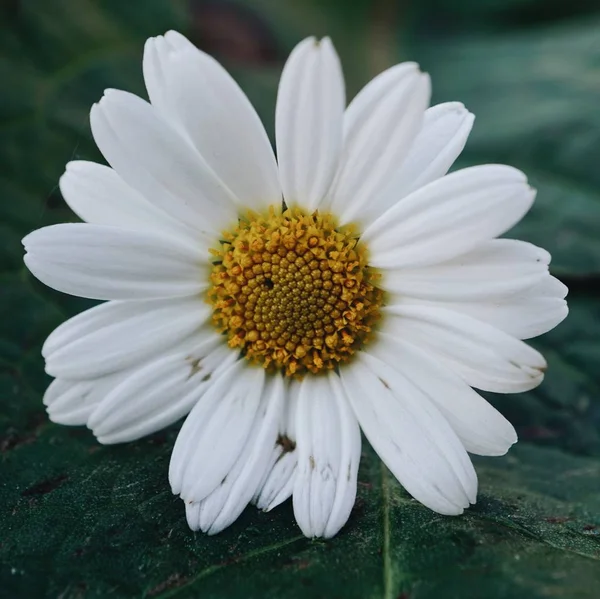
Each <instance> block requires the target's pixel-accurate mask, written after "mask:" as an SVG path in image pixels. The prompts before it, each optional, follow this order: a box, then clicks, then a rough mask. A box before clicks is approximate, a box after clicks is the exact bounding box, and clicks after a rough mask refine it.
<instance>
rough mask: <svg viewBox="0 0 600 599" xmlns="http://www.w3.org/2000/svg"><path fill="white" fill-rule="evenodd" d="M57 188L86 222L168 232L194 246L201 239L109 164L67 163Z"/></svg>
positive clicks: (82, 161)
mask: <svg viewBox="0 0 600 599" xmlns="http://www.w3.org/2000/svg"><path fill="white" fill-rule="evenodd" d="M60 191H61V193H62V195H63V197H64V199H65V201H66V202H67V204H68V205H69V206H70V207H71V209H72V210H73V212H75V214H77V216H79V218H81V219H82V220H84V221H87V222H88V223H91V224H94V225H115V226H118V227H123V228H125V229H140V230H146V231H154V232H158V233H170V234H172V235H175V236H178V237H179V238H185V239H186V241H189V243H194V244H195V245H198V243H199V242H200V240H199V239H197V238H195V237H194V236H193V235H191V231H190V229H189V228H187V227H185V226H182V224H181V223H180V222H178V221H176V220H174V219H172V218H171V217H170V216H169V215H168V214H167V213H166V212H164V211H163V210H160V209H159V208H157V207H156V206H154V205H153V204H151V203H150V202H148V201H147V200H145V199H144V198H143V196H141V195H140V194H139V193H138V192H137V191H136V190H135V189H133V188H132V187H130V186H129V185H127V183H125V181H123V179H121V177H119V175H118V174H117V173H116V171H114V170H113V169H112V168H110V167H108V166H104V165H102V164H96V163H95V162H86V161H85V160H74V161H72V162H69V163H68V164H67V168H66V171H65V173H64V175H63V176H62V177H61V178H60Z"/></svg>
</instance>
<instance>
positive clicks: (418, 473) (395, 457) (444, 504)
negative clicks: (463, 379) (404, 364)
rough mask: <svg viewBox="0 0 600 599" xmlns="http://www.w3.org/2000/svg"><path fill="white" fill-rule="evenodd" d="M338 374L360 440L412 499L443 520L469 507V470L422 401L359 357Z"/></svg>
mask: <svg viewBox="0 0 600 599" xmlns="http://www.w3.org/2000/svg"><path fill="white" fill-rule="evenodd" d="M340 374H341V378H342V383H343V384H344V388H345V390H346V393H347V395H348V397H349V398H350V401H351V403H352V407H353V408H354V411H355V413H356V416H357V417H358V421H359V423H360V426H361V428H362V430H363V432H364V433H365V436H366V437H367V439H368V440H369V442H370V443H371V445H372V446H373V448H374V449H375V451H376V452H377V453H378V454H379V456H380V457H381V459H382V460H383V462H384V463H385V464H386V466H387V467H388V468H389V469H390V470H391V471H392V474H393V475H394V476H395V477H396V478H397V479H398V480H399V481H400V483H401V484H402V485H403V486H404V488H405V489H406V490H407V491H408V492H409V493H410V494H411V495H412V496H413V497H414V498H415V499H417V500H418V501H420V502H421V503H423V504H425V505H426V506H427V507H429V508H431V509H432V510H435V511H436V512H439V513H440V514H446V515H456V514H462V512H463V509H464V508H466V507H468V506H469V503H475V499H476V495H477V476H476V474H475V470H474V469H473V466H472V464H471V461H470V460H469V457H468V455H467V453H466V451H465V449H464V447H463V445H462V443H461V442H460V440H459V439H458V437H457V436H456V434H455V433H454V431H453V430H452V428H451V427H450V425H449V424H448V422H447V421H446V419H445V418H444V417H443V416H442V415H441V414H440V413H439V411H438V410H437V409H436V407H435V406H434V405H433V404H432V403H431V401H430V400H429V398H428V397H427V395H425V394H424V393H423V392H422V391H421V390H420V389H419V388H418V387H416V386H414V385H413V384H412V383H411V382H410V381H409V380H408V379H407V378H406V377H405V376H403V375H402V374H401V373H399V372H398V371H396V370H394V369H393V368H391V367H390V366H388V365H387V364H384V363H383V362H381V361H380V360H378V359H377V358H375V357H374V356H372V355H369V354H365V353H361V354H360V355H359V356H358V357H357V358H356V359H355V360H354V362H353V363H352V364H351V365H350V367H349V368H344V369H340Z"/></svg>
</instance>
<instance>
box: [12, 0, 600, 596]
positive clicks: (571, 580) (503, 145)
mask: <svg viewBox="0 0 600 599" xmlns="http://www.w3.org/2000/svg"><path fill="white" fill-rule="evenodd" d="M171 28H173V29H177V30H179V31H181V32H182V33H184V34H185V35H187V36H188V37H189V38H190V39H191V40H192V41H193V42H194V43H195V44H196V45H198V46H199V47H200V48H202V49H203V50H205V51H207V52H209V53H211V54H213V55H214V56H215V57H217V58H218V59H219V60H220V61H221V62H222V63H223V64H224V65H225V66H226V67H227V68H228V69H229V70H230V71H231V72H232V73H233V75H234V76H235V77H236V79H237V80H238V81H239V83H240V85H241V86H242V88H243V89H244V91H246V93H247V94H248V96H249V97H250V99H251V101H252V102H253V104H254V105H255V106H256V107H257V109H258V112H259V114H260V116H261V117H262V119H263V122H264V123H265V125H266V127H267V130H268V131H269V134H270V135H271V136H272V133H273V114H274V106H275V94H276V88H277V82H278V78H279V74H280V71H281V68H282V65H283V63H284V61H285V58H286V57H287V55H288V53H289V51H290V50H291V49H292V48H293V46H294V45H295V44H296V43H297V42H298V41H299V40H301V39H302V38H303V37H306V36H308V35H317V36H323V35H329V36H331V37H332V39H333V42H334V44H335V45H336V48H337V50H338V52H339V54H340V56H341V58H342V62H343V66H344V73H345V76H346V81H347V90H348V98H349V99H350V98H351V97H352V96H353V95H354V94H355V93H356V92H357V91H358V90H359V89H360V87H361V86H363V85H364V84H365V83H366V82H367V81H368V80H369V79H370V78H372V77H373V76H374V75H375V74H377V73H378V72H380V71H382V70H384V69H385V68H387V67H389V66H391V65H392V64H395V63H397V62H400V61H403V60H415V61H418V62H419V63H420V64H421V66H422V68H423V69H424V70H426V71H428V72H429V73H431V76H432V80H433V90H434V103H437V102H441V101H448V100H458V101H461V102H463V103H464V104H465V105H466V106H467V107H468V108H469V109H470V110H471V111H472V112H474V113H475V115H476V117H477V119H476V122H475V128H474V131H473V133H472V136H471V138H470V140H469V142H468V144H467V147H466V150H465V152H464V154H463V156H462V157H461V159H460V160H459V163H458V164H457V167H459V166H467V165H470V164H477V163H485V162H502V163H508V164H511V165H514V166H517V167H519V168H520V169H522V170H523V171H525V172H526V173H527V175H528V176H529V177H530V180H531V183H532V185H533V186H534V187H536V188H537V189H538V199H537V202H536V204H535V206H534V208H533V209H532V211H531V212H530V214H529V215H528V216H527V217H526V218H525V220H524V222H523V223H521V224H519V225H518V226H517V228H516V229H514V230H513V231H512V232H511V234H510V236H514V237H520V238H523V239H527V240H529V241H532V242H534V243H536V244H538V245H541V246H543V247H545V248H546V249H548V250H550V251H551V253H552V255H553V263H552V269H553V272H554V274H556V275H557V276H558V277H559V278H561V279H562V280H563V281H564V282H565V283H567V285H568V286H569V288H570V289H571V293H570V296H569V303H570V308H571V314H570V315H569V317H568V318H567V320H566V321H565V322H564V323H563V324H561V325H560V326H559V327H558V328H557V329H556V330H555V331H553V332H552V333H550V334H548V335H546V336H544V337H542V338H541V339H539V340H535V341H534V342H533V344H534V345H535V346H536V347H537V348H538V349H540V350H541V351H543V352H544V354H545V355H546V357H547V359H548V362H549V366H550V368H549V372H548V375H547V377H546V380H545V382H544V384H543V385H542V386H541V387H540V388H539V389H537V390H535V391H533V392H530V393H527V394H521V395H516V396H501V397H493V396H489V398H490V400H491V401H492V402H493V403H494V405H495V406H496V407H498V408H499V409H500V410H501V411H502V412H503V413H504V414H505V415H506V416H507V417H508V418H509V419H510V420H511V421H512V422H513V423H514V424H515V426H516V428H517V431H518V433H519V436H520V440H521V442H520V443H519V445H518V446H517V447H516V448H514V450H511V452H510V454H509V455H508V456H506V457H504V458H500V459H493V460H492V459H487V460H478V461H476V465H477V468H478V472H479V474H480V481H481V496H480V501H479V503H478V505H477V506H476V507H474V508H473V509H472V510H471V511H470V512H469V513H468V514H467V515H465V516H464V517H462V518H458V519H450V518H442V517H440V516H438V515H436V514H433V513H431V512H429V511H428V510H427V509H426V508H423V507H422V506H418V505H416V504H415V503H414V502H412V501H411V500H410V499H409V498H408V496H407V495H406V494H405V493H404V492H403V491H402V489H400V487H399V486H398V485H396V483H394V482H393V480H392V478H391V477H390V476H389V475H388V473H387V471H386V470H385V468H383V467H381V466H380V464H379V462H378V460H377V459H376V458H375V457H374V456H373V455H372V453H371V451H370V449H369V448H365V455H364V459H363V467H362V469H361V473H360V484H359V498H358V502H357V506H356V508H355V510H354V512H353V515H352V517H351V519H350V522H349V524H348V525H347V527H346V528H345V529H344V530H343V531H342V533H341V534H340V536H339V537H338V538H336V539H334V540H333V541H329V542H312V541H308V540H306V539H304V538H303V537H301V535H300V534H299V530H298V529H297V528H296V527H295V525H294V523H293V518H292V514H291V506H290V505H289V504H286V505H284V506H282V507H280V508H278V509H276V510H275V511H274V512H272V513H269V514H258V513H256V512H255V511H254V510H252V509H249V510H247V511H246V512H245V514H244V516H243V517H242V518H241V519H240V521H238V523H236V524H235V525H234V526H232V527H231V528H230V529H228V531H227V532H225V533H224V534H222V535H220V536H219V537H216V538H208V537H204V536H202V535H199V534H193V533H191V532H189V530H188V529H187V526H186V524H185V517H184V511H183V507H182V506H181V505H180V502H179V501H178V500H176V499H175V498H173V497H172V496H171V494H170V491H169V489H168V486H167V477H166V472H167V466H168V459H169V454H170V450H171V448H172V444H173V439H174V432H175V431H176V428H177V427H175V428H174V429H173V430H169V431H166V432H165V433H160V434H157V435H154V436H153V437H151V438H149V439H145V440H142V441H140V442H137V443H134V444H130V445H128V446H125V447H100V446H98V445H97V444H96V442H95V441H94V439H93V437H92V435H91V433H90V432H89V431H86V430H84V429H78V428H75V429H68V428H66V427H59V426H56V425H53V424H51V423H49V422H48V419H47V417H46V414H45V412H44V410H43V406H42V402H41V398H42V395H43V391H44V389H45V387H46V386H47V384H48V382H49V378H48V377H47V376H46V375H45V374H44V372H43V363H42V361H41V358H40V355H39V354H40V348H41V344H42V342H43V340H44V339H45V337H46V336H47V335H48V333H49V332H50V331H51V330H52V329H53V328H54V327H56V326H57V325H58V324H60V323H61V322H62V321H63V320H65V319H66V318H67V317H69V316H71V315H73V314H75V313H77V312H79V311H81V310H82V309H84V308H86V307H88V306H89V305H91V304H90V303H89V302H87V301H86V300H81V299H77V298H72V297H68V296H64V295H61V294H59V293H55V292H53V291H52V290H50V289H48V288H45V287H43V286H42V285H41V284H39V283H37V282H36V281H35V280H33V278H32V277H30V276H29V275H28V273H27V272H26V270H25V269H24V266H23V263H22V246H21V243H20V239H21V238H22V237H23V236H24V235H25V234H27V233H28V232H30V231H31V230H33V229H35V228H38V227H40V226H44V225H48V224H52V223H56V222H64V221H69V220H76V219H75V217H74V215H73V214H72V213H70V212H69V210H68V208H67V207H66V205H65V203H64V201H63V200H62V197H61V195H60V192H59V190H58V187H57V182H58V178H59V176H60V175H61V174H62V172H63V169H64V165H65V163H66V162H68V161H69V160H71V159H74V158H81V159H88V160H98V161H101V162H102V158H101V156H100V155H99V153H98V151H97V149H96V148H95V146H94V144H93V142H92V139H91V135H90V131H89V122H88V115H89V109H90V107H91V105H92V104H93V103H94V102H95V101H97V100H98V99H99V98H100V97H101V95H102V92H103V90H104V89H105V88H108V87H114V88H121V89H126V90H128V91H131V92H134V93H137V94H140V95H142V96H144V97H145V90H144V86H143V80H142V73H141V57H142V49H143V43H144V41H145V39H146V38H147V37H149V36H153V35H157V34H161V33H164V32H165V31H166V30H168V29H171ZM599 281H600V1H599V0H570V1H568V2H565V1H564V0H419V1H417V0H127V1H125V0H0V308H1V318H0V597H2V598H4V597H6V598H13V597H17V598H20V597H24V598H25V597H26V598H33V599H35V598H37V597H52V598H60V599H71V598H72V599H78V598H82V597H124V598H125V597H159V598H164V599H166V598H167V597H177V599H185V598H187V597H190V598H191V597H196V596H198V597H199V596H202V597H203V598H207V597H208V598H211V597H240V598H241V597H244V598H253V597H260V598H263V597H283V598H288V597H293V598H295V597H298V598H301V597H327V598H331V597H340V598H344V599H346V598H354V597H356V598H362V597H369V598H370V597H381V598H385V599H416V598H429V597H444V598H449V599H452V598H455V597H456V598H461V599H462V598H465V597H466V598H469V597H473V598H479V597H484V598H487V597H492V598H495V597H498V598H500V597H510V598H511V599H514V598H519V597H524V598H525V597H527V598H536V597H560V598H571V597H573V598H578V597H581V598H588V597H589V598H596V597H598V589H599V588H600V564H599V563H598V560H600V304H599V302H598V300H599V299H600V287H599V286H598V282H599Z"/></svg>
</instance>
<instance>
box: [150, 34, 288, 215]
mask: <svg viewBox="0 0 600 599" xmlns="http://www.w3.org/2000/svg"><path fill="white" fill-rule="evenodd" d="M170 33H172V32H170ZM172 39H173V38H172V35H169V34H167V36H165V37H164V38H163V37H157V38H153V39H150V40H148V41H147V42H146V47H145V51H144V65H145V67H146V68H145V72H149V75H148V77H147V80H148V78H150V85H148V92H149V94H150V100H151V101H152V104H153V105H154V106H156V107H157V108H158V109H159V110H160V112H161V114H162V116H163V117H164V118H165V119H166V120H168V121H169V122H170V123H171V124H172V125H173V126H174V127H176V128H177V129H178V130H179V131H180V133H181V134H182V136H185V137H187V138H188V139H189V141H190V142H191V144H192V145H193V146H194V147H195V148H196V150H197V151H198V153H199V154H200V155H201V156H202V158H203V159H204V160H205V162H206V163H207V164H208V166H209V167H210V168H211V169H212V170H213V171H214V173H215V174H216V176H217V177H218V178H219V179H220V180H221V181H222V182H223V183H224V184H225V185H226V186H227V188H228V189H229V190H230V191H231V192H232V197H233V198H235V200H236V201H237V202H238V204H239V205H240V206H241V207H243V208H245V209H248V208H252V209H254V210H265V209H266V208H267V207H268V206H273V205H274V206H276V207H277V209H279V208H280V206H281V188H280V185H279V177H278V171H277V162H276V161H275V155H274V153H273V149H272V147H271V144H270V142H269V138H268V136H267V133H266V131H265V128H264V127H263V125H262V123H261V121H260V118H259V117H258V115H257V114H256V111H255V110H254V108H253V107H252V104H250V101H249V100H248V98H247V97H246V95H245V94H244V92H243V91H242V90H241V89H240V87H239V86H238V84H237V83H236V82H235V81H234V80H233V78H232V77H231V76H230V75H229V74H228V73H227V71H226V70H225V69H224V68H223V67H222V66H221V65H220V64H219V63H218V62H217V61H216V60H215V59H214V58H212V57H211V56H209V55H208V54H205V53H204V52H201V51H200V50H198V49H197V48H195V47H194V46H193V45H192V44H191V43H189V42H187V43H185V42H184V41H181V40H176V41H175V44H174V45H175V46H176V47H175V48H174V47H173V43H171V42H172ZM170 40H171V41H170ZM184 40H185V38H184ZM186 41H187V40H186ZM177 46H179V47H177Z"/></svg>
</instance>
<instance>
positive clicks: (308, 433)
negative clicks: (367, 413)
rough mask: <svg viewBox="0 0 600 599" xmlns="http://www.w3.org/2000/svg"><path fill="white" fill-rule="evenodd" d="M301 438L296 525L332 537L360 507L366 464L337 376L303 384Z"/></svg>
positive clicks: (298, 415)
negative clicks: (360, 476) (359, 492)
mask: <svg viewBox="0 0 600 599" xmlns="http://www.w3.org/2000/svg"><path fill="white" fill-rule="evenodd" d="M334 376H337V375H334ZM296 437H297V443H298V449H297V452H298V471H297V474H296V477H295V481H294V497H293V499H294V515H295V517H296V521H297V522H298V525H299V526H300V529H301V530H302V532H303V533H304V534H305V535H306V536H307V537H325V538H330V537H332V536H333V535H335V534H336V533H337V532H338V531H339V530H340V528H341V527H342V526H343V525H344V524H345V523H346V521H347V520H348V516H349V515H350V511H351V510H352V506H353V505H354V499H355V497H356V477H357V473H358V463H359V461H360V430H359V428H358V423H357V421H356V417H355V416H354V414H353V413H352V410H351V409H350V406H349V404H348V401H347V399H346V397H345V396H344V393H343V391H342V389H341V386H340V385H339V382H338V381H336V379H334V378H333V377H324V376H322V377H306V378H305V379H303V380H302V382H301V386H300V394H299V397H298V406H297V412H296Z"/></svg>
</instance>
